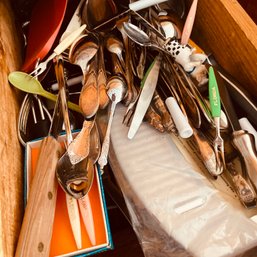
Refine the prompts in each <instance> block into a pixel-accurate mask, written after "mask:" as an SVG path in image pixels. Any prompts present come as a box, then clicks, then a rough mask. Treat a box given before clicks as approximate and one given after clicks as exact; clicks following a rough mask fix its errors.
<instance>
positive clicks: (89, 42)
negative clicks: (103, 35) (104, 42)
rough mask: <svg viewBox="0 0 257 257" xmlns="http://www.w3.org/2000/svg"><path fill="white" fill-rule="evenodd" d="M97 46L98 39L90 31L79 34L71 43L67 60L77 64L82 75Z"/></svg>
mask: <svg viewBox="0 0 257 257" xmlns="http://www.w3.org/2000/svg"><path fill="white" fill-rule="evenodd" d="M98 48H99V40H98V38H97V37H96V36H94V35H93V34H92V33H90V34H86V35H82V36H80V37H79V38H78V39H77V40H76V41H74V43H73V44H72V45H71V48H70V51H69V60H70V62H71V63H73V64H76V65H79V66H80V68H81V70H82V72H83V75H84V76H85V74H86V72H87V67H88V63H89V61H90V60H91V59H92V58H93V57H94V56H95V54H96V53H97V51H98Z"/></svg>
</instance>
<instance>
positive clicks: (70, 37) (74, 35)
mask: <svg viewBox="0 0 257 257" xmlns="http://www.w3.org/2000/svg"><path fill="white" fill-rule="evenodd" d="M85 28H86V25H85V24H83V25H82V26H81V27H79V28H77V29H76V30H74V31H73V32H72V33H71V34H69V35H68V36H67V37H66V38H64V39H63V41H61V42H60V43H59V45H58V46H57V47H56V48H55V49H54V53H55V54H56V55H59V54H61V53H62V52H63V51H65V50H66V49H67V48H68V47H69V46H70V45H71V44H72V43H73V42H74V41H75V39H76V38H77V37H79V36H80V34H81V33H82V32H83V31H84V30H85Z"/></svg>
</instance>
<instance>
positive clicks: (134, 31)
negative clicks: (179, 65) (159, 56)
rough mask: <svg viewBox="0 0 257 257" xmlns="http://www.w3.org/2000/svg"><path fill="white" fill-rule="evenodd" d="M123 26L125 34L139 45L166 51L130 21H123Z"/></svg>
mask: <svg viewBox="0 0 257 257" xmlns="http://www.w3.org/2000/svg"><path fill="white" fill-rule="evenodd" d="M123 28H124V32H125V33H126V35H127V36H128V37H129V38H130V39H131V40H132V41H134V42H135V43H137V44H139V45H141V46H148V47H154V48H157V49H158V50H161V51H163V52H167V51H166V50H165V49H164V48H163V47H162V46H159V45H158V44H157V43H155V42H153V41H152V40H151V39H150V37H149V36H148V35H147V34H146V33H145V32H144V31H143V30H142V29H140V28H139V27H137V26H135V25H134V24H132V23H130V22H123Z"/></svg>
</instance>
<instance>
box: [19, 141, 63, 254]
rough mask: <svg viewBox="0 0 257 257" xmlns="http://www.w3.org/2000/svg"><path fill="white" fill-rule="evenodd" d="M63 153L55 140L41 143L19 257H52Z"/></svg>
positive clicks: (20, 241) (24, 221)
mask: <svg viewBox="0 0 257 257" xmlns="http://www.w3.org/2000/svg"><path fill="white" fill-rule="evenodd" d="M61 152H62V149H61V146H60V144H59V143H58V142H57V141H56V139H54V138H53V137H47V138H45V139H44V140H43V141H42V144H41V150H40V154H39V159H38V162H37V168H36V172H35V175H34V177H33V180H32V184H31V189H30V193H29V198H28V203H27V206H26V209H25V216H24V219H23V223H22V228H21V232H20V236H19V240H18V246H17V249H16V254H15V256H16V257H20V256H24V257H28V256H40V257H43V256H45V257H48V256H49V251H50V243H51V238H52V228H53V221H54V214H55V206H56V195H57V181H56V178H55V169H56V165H57V161H58V159H59V157H60V155H61Z"/></svg>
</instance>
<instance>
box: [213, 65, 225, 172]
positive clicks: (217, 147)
mask: <svg viewBox="0 0 257 257" xmlns="http://www.w3.org/2000/svg"><path fill="white" fill-rule="evenodd" d="M209 100H210V106H211V114H212V117H213V119H214V123H215V127H216V137H215V139H214V140H213V147H214V151H215V155H216V160H217V169H216V171H217V174H216V175H220V174H221V173H222V172H223V170H224V168H225V166H226V163H225V156H224V141H223V139H222V137H221V135H220V115H221V104H220V95H219V88H218V84H217V81H216V77H215V73H214V70H213V67H211V66H210V67H209Z"/></svg>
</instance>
